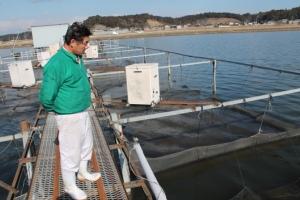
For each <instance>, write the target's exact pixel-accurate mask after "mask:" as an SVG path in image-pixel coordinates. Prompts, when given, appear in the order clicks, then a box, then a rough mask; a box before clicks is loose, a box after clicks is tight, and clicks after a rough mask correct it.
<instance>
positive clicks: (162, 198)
mask: <svg viewBox="0 0 300 200" xmlns="http://www.w3.org/2000/svg"><path fill="white" fill-rule="evenodd" d="M133 146H134V148H135V151H136V153H137V156H138V157H139V160H140V162H141V164H142V167H143V170H144V172H145V174H146V177H147V180H148V182H149V184H150V187H151V189H152V192H153V194H154V196H155V199H157V200H166V199H167V197H166V194H165V192H164V191H163V189H162V187H160V185H159V183H158V181H157V180H156V178H155V175H154V173H153V171H152V169H151V167H150V165H149V163H148V161H147V159H146V158H145V155H144V153H143V150H142V148H141V146H140V144H139V143H135V144H134V145H133Z"/></svg>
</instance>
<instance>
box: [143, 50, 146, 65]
mask: <svg viewBox="0 0 300 200" xmlns="http://www.w3.org/2000/svg"><path fill="white" fill-rule="evenodd" d="M143 50H144V63H147V60H146V55H147V54H146V48H143Z"/></svg>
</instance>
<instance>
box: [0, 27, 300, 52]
mask: <svg viewBox="0 0 300 200" xmlns="http://www.w3.org/2000/svg"><path fill="white" fill-rule="evenodd" d="M298 30H300V25H298V24H281V25H253V26H231V27H222V28H218V27H190V28H182V29H171V30H149V31H143V32H142V33H136V32H129V33H125V34H114V35H112V34H109V35H106V34H103V35H92V36H91V37H90V38H91V40H108V39H111V40H114V39H129V38H146V37H163V36H182V35H200V34H223V33H250V32H278V31H298ZM13 46H14V41H9V42H2V43H0V49H6V48H12V47H13ZM30 46H33V40H26V41H24V40H19V41H17V42H16V44H15V47H30Z"/></svg>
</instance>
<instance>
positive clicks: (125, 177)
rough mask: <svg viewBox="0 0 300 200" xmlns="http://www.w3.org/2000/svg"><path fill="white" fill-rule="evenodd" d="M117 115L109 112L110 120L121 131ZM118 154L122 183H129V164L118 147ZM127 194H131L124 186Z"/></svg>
mask: <svg viewBox="0 0 300 200" xmlns="http://www.w3.org/2000/svg"><path fill="white" fill-rule="evenodd" d="M119 118H120V117H119V116H118V115H117V114H116V113H112V114H111V120H112V122H113V125H114V127H115V128H116V129H117V130H118V131H119V133H123V131H122V125H121V124H119V123H118V121H119ZM116 143H117V144H119V141H118V140H117V139H116ZM118 154H119V160H120V169H121V171H122V176H123V180H124V183H129V182H130V171H129V165H128V161H127V158H126V156H125V154H124V152H123V151H122V149H119V148H118ZM126 192H127V194H128V195H129V196H130V194H131V189H130V188H126Z"/></svg>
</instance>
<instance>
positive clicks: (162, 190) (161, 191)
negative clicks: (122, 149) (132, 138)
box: [129, 146, 166, 199]
mask: <svg viewBox="0 0 300 200" xmlns="http://www.w3.org/2000/svg"><path fill="white" fill-rule="evenodd" d="M133 150H135V146H134V147H133V148H132V149H131V150H130V152H129V167H130V169H131V171H132V173H133V174H134V175H135V176H136V177H137V178H139V179H142V180H146V181H148V182H149V183H154V184H156V185H158V186H159V187H160V189H161V190H160V193H159V195H158V197H156V198H157V199H159V196H160V195H161V194H162V193H164V194H165V195H166V193H165V191H164V189H163V188H162V187H161V186H160V185H159V184H158V182H154V181H150V180H148V179H147V178H144V177H141V176H138V175H137V174H136V173H135V171H134V170H133V168H132V165H131V153H132V151H133Z"/></svg>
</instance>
